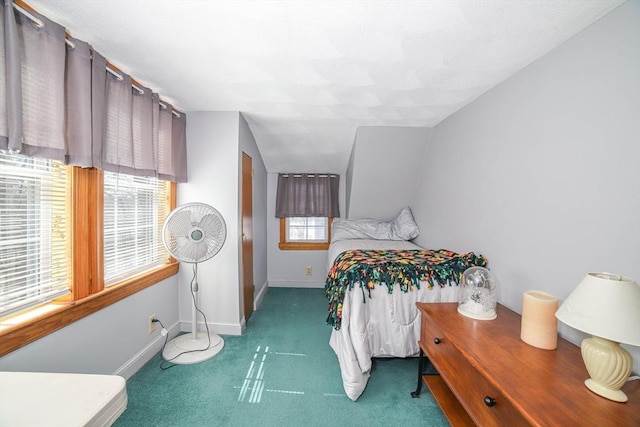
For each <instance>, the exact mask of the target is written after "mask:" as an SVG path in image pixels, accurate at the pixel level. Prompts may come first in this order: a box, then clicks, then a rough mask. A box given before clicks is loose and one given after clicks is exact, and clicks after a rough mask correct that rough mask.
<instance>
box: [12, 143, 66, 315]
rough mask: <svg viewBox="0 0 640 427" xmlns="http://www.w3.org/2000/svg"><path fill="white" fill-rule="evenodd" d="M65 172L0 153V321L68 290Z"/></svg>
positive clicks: (54, 165)
mask: <svg viewBox="0 0 640 427" xmlns="http://www.w3.org/2000/svg"><path fill="white" fill-rule="evenodd" d="M68 181H69V177H68V173H67V168H66V167H65V166H64V165H62V164H61V163H58V162H54V161H51V160H42V159H32V158H28V157H24V156H18V155H11V154H4V153H1V152H0V218H1V220H0V317H2V316H5V315H8V314H12V313H14V312H17V311H20V310H24V309H26V308H29V307H33V306H34V305H38V304H42V303H46V302H49V301H51V300H53V299H55V298H57V297H60V296H62V295H65V294H68V293H69V292H70V282H71V263H70V259H71V257H70V256H69V242H70V223H69V215H68V211H67V207H68V201H69V196H70V195H69V191H68Z"/></svg>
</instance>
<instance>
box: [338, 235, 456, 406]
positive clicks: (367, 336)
mask: <svg viewBox="0 0 640 427" xmlns="http://www.w3.org/2000/svg"><path fill="white" fill-rule="evenodd" d="M349 249H421V248H420V247H419V246H416V245H414V244H413V243H411V242H405V241H387V240H341V241H337V242H333V243H332V244H331V245H330V247H329V252H328V266H327V271H328V269H329V268H331V265H332V264H333V260H334V259H335V258H336V257H337V256H338V255H339V254H341V253H342V252H344V251H346V250H349ZM423 283H424V282H423ZM423 283H421V286H420V289H419V290H418V289H414V290H413V291H411V292H402V291H401V290H400V289H398V287H395V288H394V291H393V293H392V294H389V292H388V290H387V287H386V286H376V287H375V288H374V289H372V290H371V297H370V298H369V296H368V294H367V298H366V300H363V297H362V293H361V292H360V289H359V287H358V286H357V285H356V286H355V287H354V290H355V292H351V291H348V292H345V296H344V302H343V306H342V326H341V328H340V330H338V331H336V330H335V329H333V330H332V333H331V338H330V340H329V345H330V346H331V348H332V349H333V351H334V352H335V353H336V355H337V356H338V362H339V364H340V373H341V375H342V383H343V387H344V391H345V392H346V393H347V396H349V398H350V399H351V400H354V401H355V400H357V399H358V397H360V395H361V394H362V392H363V391H364V389H365V387H366V385H367V381H368V380H369V377H370V375H371V358H372V357H410V356H416V355H417V354H418V353H419V350H420V349H419V346H418V340H419V339H420V312H419V311H418V308H417V307H416V302H457V301H458V296H459V289H460V288H459V287H458V286H446V287H444V288H440V287H434V288H433V289H429V288H428V285H427V283H424V284H423ZM408 386H411V385H408Z"/></svg>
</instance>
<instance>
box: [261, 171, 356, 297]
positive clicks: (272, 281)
mask: <svg viewBox="0 0 640 427" xmlns="http://www.w3.org/2000/svg"><path fill="white" fill-rule="evenodd" d="M295 172H304V171H295ZM277 188H278V174H277V173H270V174H268V178H267V241H268V246H267V252H268V258H267V267H268V274H269V286H272V287H293V288H323V287H324V281H325V279H326V278H327V267H326V265H327V251H326V250H321V251H298V250H286V251H283V250H280V248H278V243H279V242H280V219H279V218H276V193H277ZM344 194H345V183H344V175H341V176H340V213H341V215H344V214H343V212H344V206H345V196H344ZM307 267H311V269H312V272H313V273H312V274H311V275H310V276H307V275H306V269H307Z"/></svg>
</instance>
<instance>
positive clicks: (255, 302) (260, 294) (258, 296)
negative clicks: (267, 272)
mask: <svg viewBox="0 0 640 427" xmlns="http://www.w3.org/2000/svg"><path fill="white" fill-rule="evenodd" d="M268 289H269V282H264V284H263V285H262V287H261V288H260V290H259V291H258V293H257V294H256V296H255V298H254V299H253V309H254V310H257V309H258V308H259V307H260V304H262V300H263V299H264V296H265V295H267V290H268Z"/></svg>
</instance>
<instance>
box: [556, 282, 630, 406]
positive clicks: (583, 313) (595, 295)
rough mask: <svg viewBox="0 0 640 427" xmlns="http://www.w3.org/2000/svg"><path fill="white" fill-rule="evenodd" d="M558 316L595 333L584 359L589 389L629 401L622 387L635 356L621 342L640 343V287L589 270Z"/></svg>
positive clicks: (585, 348)
mask: <svg viewBox="0 0 640 427" xmlns="http://www.w3.org/2000/svg"><path fill="white" fill-rule="evenodd" d="M556 317H557V318H558V320H560V321H561V322H562V323H564V324H566V325H568V326H571V327H572V328H574V329H577V330H579V331H582V332H586V333H588V334H591V335H592V338H587V339H585V340H584V341H582V344H581V345H580V349H581V352H582V359H583V360H584V364H585V366H586V367H587V371H588V372H589V376H590V377H591V378H589V379H587V380H586V381H585V382H584V383H585V385H586V386H587V388H588V389H589V390H591V391H592V392H594V393H596V394H598V395H600V396H603V397H605V398H607V399H610V400H613V401H616V402H626V401H627V395H626V394H624V392H623V391H622V390H620V389H621V388H622V386H623V385H624V383H625V382H626V381H627V379H628V378H629V374H630V373H631V367H632V365H633V359H632V358H631V355H630V354H629V352H628V351H627V350H625V349H624V348H622V347H621V346H620V345H619V343H624V344H630V345H634V346H640V286H638V284H637V283H636V282H634V281H633V280H632V279H629V278H628V277H623V276H618V275H615V274H609V273H589V274H587V275H586V277H585V278H584V279H582V281H581V282H580V283H579V284H578V286H577V287H576V288H575V289H574V290H573V292H571V294H569V296H568V297H567V299H565V300H564V302H563V303H562V305H561V306H560V308H559V309H558V311H557V312H556Z"/></svg>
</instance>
